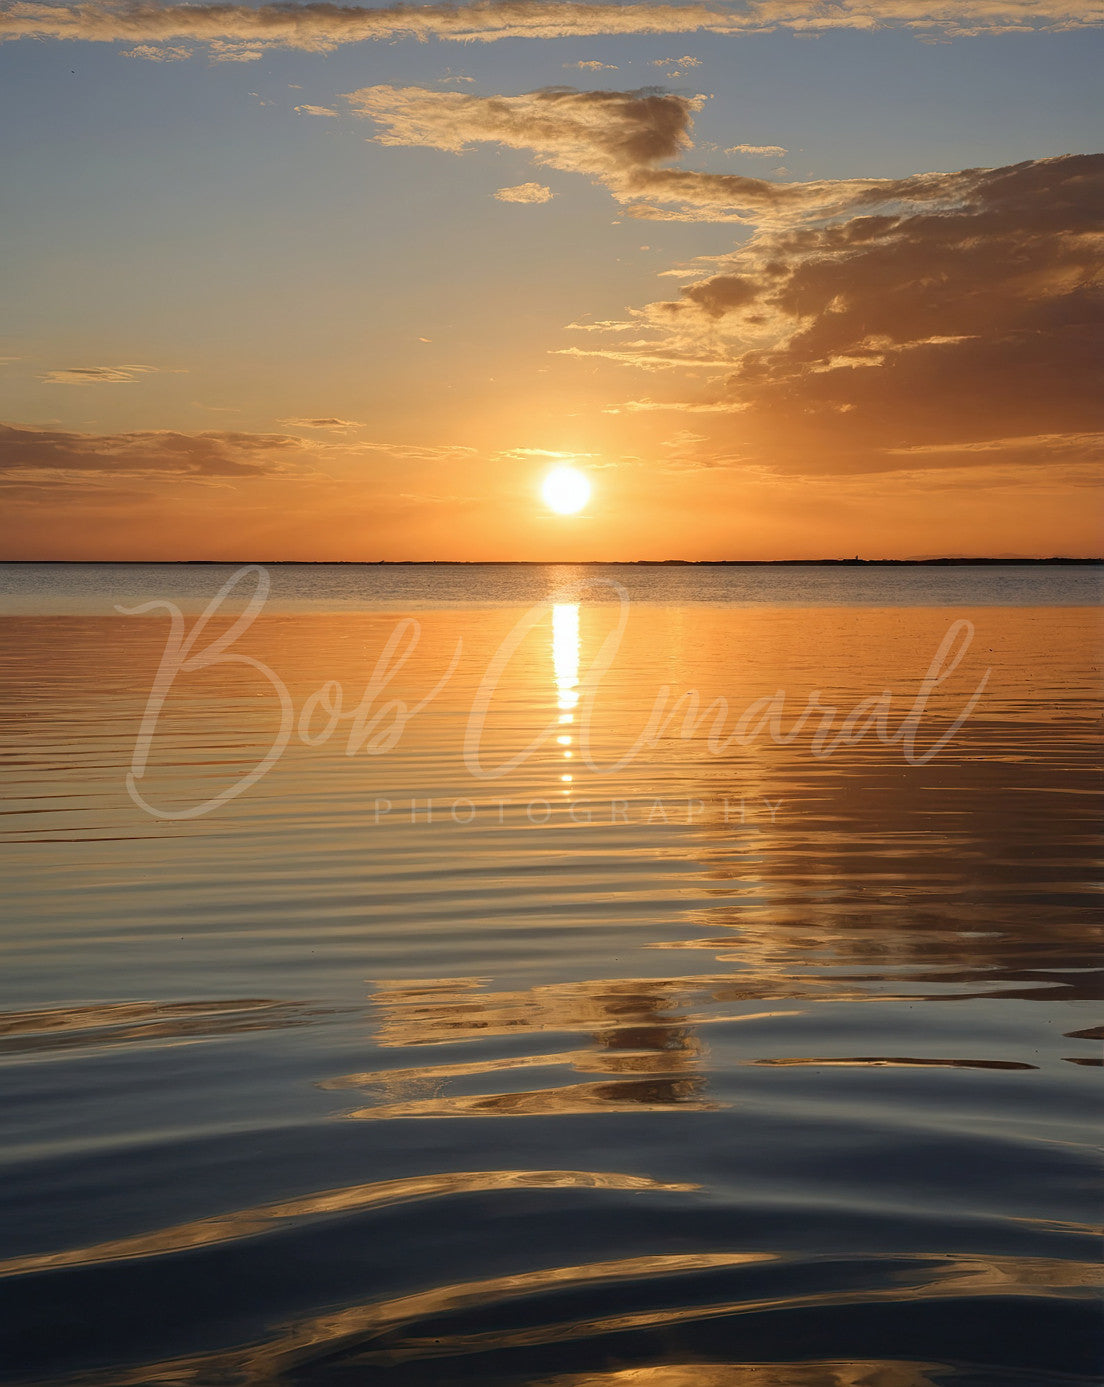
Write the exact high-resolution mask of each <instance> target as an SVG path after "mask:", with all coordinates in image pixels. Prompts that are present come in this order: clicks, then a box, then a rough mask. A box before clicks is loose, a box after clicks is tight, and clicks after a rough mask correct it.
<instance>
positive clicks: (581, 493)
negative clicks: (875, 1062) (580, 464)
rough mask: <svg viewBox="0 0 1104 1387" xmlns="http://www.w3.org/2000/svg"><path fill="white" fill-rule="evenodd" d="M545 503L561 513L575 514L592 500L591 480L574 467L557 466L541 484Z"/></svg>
mask: <svg viewBox="0 0 1104 1387" xmlns="http://www.w3.org/2000/svg"><path fill="white" fill-rule="evenodd" d="M541 496H542V498H543V499H544V504H545V505H546V506H548V507H549V508H550V509H551V510H554V511H556V512H557V514H559V515H574V514H575V512H576V511H580V510H582V508H583V507H584V506H585V505H586V503H587V502H588V501H589V500H590V482H588V481H587V479H586V477H584V476H583V474H582V473H581V472H580V471H578V470H577V469H576V468H574V467H556V468H554V469H553V470H552V471H551V472H549V474H548V476H547V477H545V479H544V482H543V483H542V485H541Z"/></svg>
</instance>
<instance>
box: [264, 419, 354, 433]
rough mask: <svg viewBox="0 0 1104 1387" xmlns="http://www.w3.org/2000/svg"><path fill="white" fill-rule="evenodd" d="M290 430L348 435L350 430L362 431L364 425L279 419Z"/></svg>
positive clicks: (348, 421) (351, 420) (350, 422)
mask: <svg viewBox="0 0 1104 1387" xmlns="http://www.w3.org/2000/svg"><path fill="white" fill-rule="evenodd" d="M276 422H277V423H278V424H284V425H286V426H287V427H288V428H289V429H324V430H327V431H329V432H332V433H346V432H347V431H348V430H349V429H362V428H363V427H364V425H363V424H361V423H359V422H358V421H357V420H356V419H277V421H276Z"/></svg>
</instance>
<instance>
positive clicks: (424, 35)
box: [0, 0, 1100, 62]
mask: <svg viewBox="0 0 1104 1387" xmlns="http://www.w3.org/2000/svg"><path fill="white" fill-rule="evenodd" d="M1099 23H1100V17H1099V15H1098V14H1096V13H1095V12H1094V11H1093V10H1092V9H1090V8H1089V7H1088V6H1087V5H1086V4H1085V3H1084V0H838V3H834V4H832V5H817V6H812V5H810V4H809V0H751V2H750V3H747V4H745V5H743V6H742V7H741V8H740V9H726V8H721V7H715V6H713V5H709V4H703V3H690V4H684V5H674V4H663V3H657V4H640V3H636V4H632V3H630V4H625V5H614V4H587V3H579V4H575V3H565V0H556V2H555V3H548V2H546V0H497V3H496V2H495V0H489V2H488V0H477V2H476V3H473V4H467V5H445V4H436V5H433V4H431V5H424V6H408V5H406V4H392V5H385V6H380V7H378V8H372V7H361V6H356V5H338V4H330V3H311V4H298V5H297V4H262V5H258V6H249V5H234V4H210V3H208V4H195V5H173V4H166V5H153V4H149V3H145V0H130V3H125V2H124V3H111V2H110V0H86V3H79V4H68V5H64V4H63V5H53V4H41V3H36V0H15V3H12V4H9V5H8V7H7V8H6V9H5V10H3V11H2V12H0V40H3V39H9V40H10V39H19V38H34V39H65V40H74V39H75V40H82V41H85V42H92V43H115V42H122V43H131V44H136V45H138V46H139V47H140V46H141V45H143V44H156V43H159V42H160V43H166V42H171V41H179V40H192V41H194V42H196V43H203V44H207V45H209V47H210V50H211V56H212V57H213V58H214V59H215V60H216V61H219V62H250V61H254V60H256V59H257V58H258V57H260V56H261V55H262V53H263V52H264V51H265V50H267V49H271V48H297V49H302V50H305V51H308V52H321V53H324V52H328V51H330V50H332V49H334V48H336V47H338V46H339V45H341V44H347V43H361V42H364V41H365V40H367V39H402V38H413V39H419V40H425V39H429V38H437V39H444V40H451V41H454V42H482V43H490V42H494V41H496V40H498V39H508V38H571V37H576V38H578V37H594V36H598V35H603V34H608V35H618V34H691V33H713V34H740V33H766V32H770V31H772V30H776V29H789V30H792V31H794V32H797V33H814V34H815V33H825V32H829V31H831V30H834V29H858V30H870V29H875V28H880V27H884V26H893V27H897V28H901V29H905V30H918V31H920V32H921V33H922V34H924V33H930V34H935V35H942V36H950V37H953V36H956V35H972V34H978V33H1006V32H1022V31H1036V30H1048V29H1078V28H1084V27H1088V26H1090V25H1099ZM131 51H132V53H134V52H136V50H134V49H132V50H131ZM140 56H144V55H140Z"/></svg>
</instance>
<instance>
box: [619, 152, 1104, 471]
mask: <svg viewBox="0 0 1104 1387" xmlns="http://www.w3.org/2000/svg"><path fill="white" fill-rule="evenodd" d="M924 182H925V186H926V188H927V189H928V192H929V194H930V198H929V201H930V203H931V205H910V204H908V203H907V202H904V201H902V200H901V199H900V198H899V197H896V196H893V195H890V196H888V197H887V199H886V202H885V203H884V204H882V205H881V206H879V207H875V208H871V209H869V210H867V211H865V212H864V213H862V214H861V215H851V216H844V217H840V218H836V219H834V220H831V221H829V222H828V223H827V224H820V225H809V224H802V223H795V224H793V225H790V226H777V225H773V226H770V227H768V229H767V230H766V231H764V232H762V233H760V234H759V235H758V236H757V237H755V238H754V239H753V240H751V241H750V242H749V243H748V244H747V245H745V246H743V247H741V248H740V249H738V250H737V251H736V252H734V253H733V254H731V255H729V256H727V257H721V258H719V260H718V261H717V262H716V263H715V270H716V272H715V273H713V274H711V275H709V276H708V277H706V278H702V279H698V280H697V281H695V282H692V283H690V284H687V285H685V286H684V287H683V288H682V290H681V292H680V296H679V298H678V299H677V300H674V301H669V302H660V303H654V304H650V305H648V306H647V307H646V308H645V309H644V310H638V313H637V317H638V319H639V320H642V321H644V322H647V323H649V324H651V326H652V328H653V332H652V335H651V336H648V337H640V338H638V339H636V340H634V341H632V342H629V343H626V344H624V345H621V344H618V345H617V346H611V347H609V348H608V349H607V350H606V351H605V352H604V353H603V354H604V355H605V356H606V357H607V358H608V359H611V360H618V359H619V360H621V361H623V362H625V363H626V364H628V365H633V366H640V367H644V368H649V367H652V366H654V364H655V362H656V360H657V358H658V357H659V356H660V355H661V354H663V353H664V352H666V353H670V354H671V356H672V358H673V357H674V356H675V355H677V354H678V353H685V354H687V355H693V354H694V353H699V354H703V353H707V352H712V353H714V354H716V355H717V356H719V357H727V358H728V361H729V369H728V373H727V379H726V381H725V383H724V386H723V389H722V390H721V392H720V393H719V395H718V396H715V397H714V400H713V401H711V402H710V403H715V404H718V405H721V406H725V407H727V408H729V409H732V408H738V409H739V410H740V416H739V422H738V428H739V433H740V436H741V438H744V439H747V438H753V439H757V440H758V445H759V447H760V449H761V450H762V451H764V452H767V451H769V453H770V455H771V456H772V458H773V459H774V460H775V461H776V463H777V464H778V465H779V466H780V467H782V468H783V469H792V470H802V469H804V470H813V471H816V470H828V471H831V470H833V469H835V470H840V471H850V470H854V471H876V470H888V469H891V468H901V467H904V466H910V467H917V466H923V467H925V468H931V467H936V466H961V465H965V464H966V463H967V462H969V463H970V465H973V466H984V465H985V464H986V463H987V461H996V460H998V459H1003V460H1005V461H1007V460H1008V457H1009V456H1010V455H1011V454H1013V453H1014V454H1015V457H1016V459H1017V460H1018V461H1020V462H1022V463H1024V464H1025V465H1036V466H1037V465H1041V464H1054V463H1056V462H1065V461H1068V460H1070V458H1071V457H1072V452H1071V450H1074V451H1076V450H1080V451H1081V452H1084V451H1085V450H1086V449H1087V448H1088V447H1089V446H1090V445H1089V444H1088V443H1086V441H1085V438H1086V436H1087V435H1089V434H1093V433H1095V432H1097V431H1099V430H1100V429H1101V428H1102V427H1104V405H1102V403H1101V395H1100V391H1099V385H1098V380H1097V379H1096V376H1097V372H1096V364H1095V363H1096V362H1097V361H1098V360H1099V357H1100V352H1101V347H1102V345H1104V343H1102V340H1101V339H1102V336H1104V333H1102V328H1104V284H1102V277H1101V265H1102V263H1104V233H1102V232H1101V230H1100V225H1099V217H1098V208H1099V207H1100V205H1101V202H1102V200H1104V155H1067V156H1061V157H1058V158H1053V159H1042V160H1032V161H1027V162H1025V163H1021V164H1016V165H1012V166H1009V167H1004V168H997V169H971V170H965V171H963V172H960V173H951V174H943V175H934V174H933V175H924ZM907 185H908V180H905V184H904V185H900V184H899V185H896V186H895V188H894V189H893V192H894V193H898V194H899V193H900V191H901V187H902V186H907ZM733 426H734V427H735V423H734V425H733Z"/></svg>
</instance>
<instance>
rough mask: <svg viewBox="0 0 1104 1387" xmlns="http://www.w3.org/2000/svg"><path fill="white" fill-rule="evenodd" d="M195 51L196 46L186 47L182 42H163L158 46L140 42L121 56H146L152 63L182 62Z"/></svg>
mask: <svg viewBox="0 0 1104 1387" xmlns="http://www.w3.org/2000/svg"><path fill="white" fill-rule="evenodd" d="M194 52H195V49H194V48H185V47H184V46H183V45H182V44H162V45H161V46H160V47H158V45H157V44H155V43H139V44H137V45H136V46H135V47H134V48H128V49H126V50H125V51H124V52H123V53H122V54H120V56H121V57H123V58H145V60H146V61H147V62H150V63H182V62H183V61H184V59H185V58H190V57H191V56H192V54H193V53H194Z"/></svg>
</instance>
